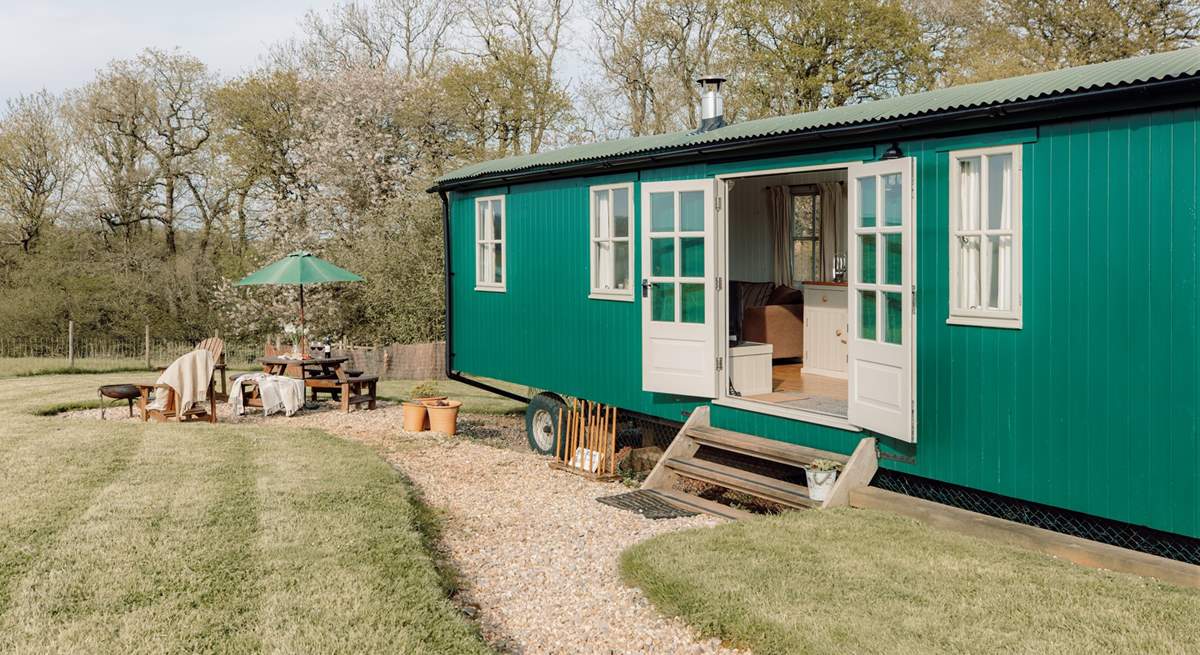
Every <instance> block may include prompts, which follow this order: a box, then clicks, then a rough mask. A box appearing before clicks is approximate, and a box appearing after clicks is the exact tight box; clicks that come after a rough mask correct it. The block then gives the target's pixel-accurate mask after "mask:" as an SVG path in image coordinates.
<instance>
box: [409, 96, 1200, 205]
mask: <svg viewBox="0 0 1200 655" xmlns="http://www.w3.org/2000/svg"><path fill="white" fill-rule="evenodd" d="M1189 92H1190V93H1191V94H1197V93H1200V76H1186V77H1171V78H1166V79H1161V80H1155V81H1152V82H1145V83H1139V84H1126V85H1121V86H1106V87H1100V88H1095V89H1090V90H1087V91H1079V92H1074V93H1066V94H1057V95H1052V96H1043V97H1040V98H1031V99H1029V100H1021V101H1017V102H1010V103H1005V104H995V105H986V106H982V107H969V108H964V109H952V110H947V111H938V112H930V113H926V114H919V115H916V116H907V117H903V118H895V119H886V120H882V121H875V122H870V123H857V124H853V125H841V126H835V127H829V128H820V129H815V130H807V131H799V132H785V133H781V134H771V135H766V136H757V137H746V138H743V139H736V140H730V141H726V142H714V143H705V144H697V145H694V146H686V147H677V148H666V149H663V150H659V151H653V150H650V151H646V152H637V153H631V154H628V155H618V156H615V157H604V158H600V159H585V160H580V161H577V162H570V163H566V164H561V165H547V166H540V167H535V168H530V169H524V170H516V171H508V172H501V173H494V174H487V175H481V176H478V177H467V178H462V179H458V180H449V181H447V182H444V183H441V184H434V185H433V186H431V187H429V188H428V189H426V191H427V192H429V193H435V192H442V191H469V190H473V189H484V188H490V187H497V186H504V185H509V184H516V183H528V182H539V181H545V180H553V179H563V178H571V177H586V176H588V175H591V174H599V173H613V172H621V171H627V170H636V169H643V168H649V167H662V166H671V165H677V164H682V163H688V162H692V161H695V160H700V159H705V158H709V157H712V156H713V155H717V156H721V159H720V161H732V160H737V159H751V158H757V157H761V156H762V155H763V154H766V153H763V152H762V151H763V150H766V149H771V148H779V147H784V146H790V147H796V148H802V149H804V150H819V149H824V148H828V147H829V146H830V143H828V142H829V141H832V140H837V141H839V142H840V143H838V144H837V146H838V147H851V146H854V145H859V144H861V143H862V142H863V140H865V139H867V137H871V136H873V135H877V134H881V133H883V134H886V136H884V137H879V140H889V141H890V140H894V139H912V138H915V137H920V136H934V135H939V136H942V135H944V136H950V135H952V134H955V133H961V132H966V131H971V130H974V129H978V128H979V127H980V126H981V125H984V126H986V127H989V128H991V127H999V126H998V125H988V123H990V122H994V121H997V120H1002V121H1006V122H1011V121H1014V120H1016V119H1019V120H1020V121H1023V122H1029V121H1035V120H1039V119H1043V120H1045V119H1050V120H1053V121H1061V120H1067V119H1072V118H1080V117H1084V116H1093V115H1102V114H1115V113H1128V112H1130V111H1132V110H1138V109H1142V110H1148V111H1155V110H1160V109H1165V108H1167V107H1169V106H1172V105H1173V104H1178V103H1181V102H1183V101H1186V100H1200V95H1195V96H1192V97H1189ZM1151 93H1155V94H1163V95H1164V96H1165V95H1168V94H1172V97H1171V98H1170V99H1169V100H1167V102H1166V103H1164V104H1163V105H1159V106H1155V105H1150V104H1147V103H1146V102H1145V101H1144V97H1145V96H1146V95H1148V94H1151ZM1175 94H1177V95H1175ZM1134 100H1140V102H1131V101H1134ZM1122 103H1123V104H1122ZM1018 114H1019V115H1020V116H1017V115H1018ZM1043 114H1044V115H1043ZM1010 127H1016V125H1012V126H1010ZM856 138H857V139H860V140H859V141H852V140H851V139H856ZM817 144H819V145H817Z"/></svg>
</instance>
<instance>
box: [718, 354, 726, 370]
mask: <svg viewBox="0 0 1200 655" xmlns="http://www.w3.org/2000/svg"><path fill="white" fill-rule="evenodd" d="M724 369H725V358H724V357H718V358H717V370H718V371H721V370H724Z"/></svg>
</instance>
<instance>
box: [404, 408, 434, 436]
mask: <svg viewBox="0 0 1200 655" xmlns="http://www.w3.org/2000/svg"><path fill="white" fill-rule="evenodd" d="M428 429H429V414H428V413H426V411H425V406H424V405H422V404H421V403H411V402H406V403H404V431H405V432H423V431H425V430H428Z"/></svg>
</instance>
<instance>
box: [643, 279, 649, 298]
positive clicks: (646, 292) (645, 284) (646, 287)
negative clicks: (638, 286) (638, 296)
mask: <svg viewBox="0 0 1200 655" xmlns="http://www.w3.org/2000/svg"><path fill="white" fill-rule="evenodd" d="M649 296H650V280H647V279H646V278H642V297H643V298H647V297H649Z"/></svg>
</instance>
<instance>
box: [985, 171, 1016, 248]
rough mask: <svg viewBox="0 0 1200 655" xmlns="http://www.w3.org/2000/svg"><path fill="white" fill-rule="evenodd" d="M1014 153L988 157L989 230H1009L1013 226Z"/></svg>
mask: <svg viewBox="0 0 1200 655" xmlns="http://www.w3.org/2000/svg"><path fill="white" fill-rule="evenodd" d="M1011 198H1012V155H1010V154H1003V155H992V156H991V157H988V212H987V226H988V229H989V230H1002V229H1003V230H1007V229H1009V228H1010V227H1011V226H1012V208H1011V207H1009V205H1010V204H1011Z"/></svg>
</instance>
